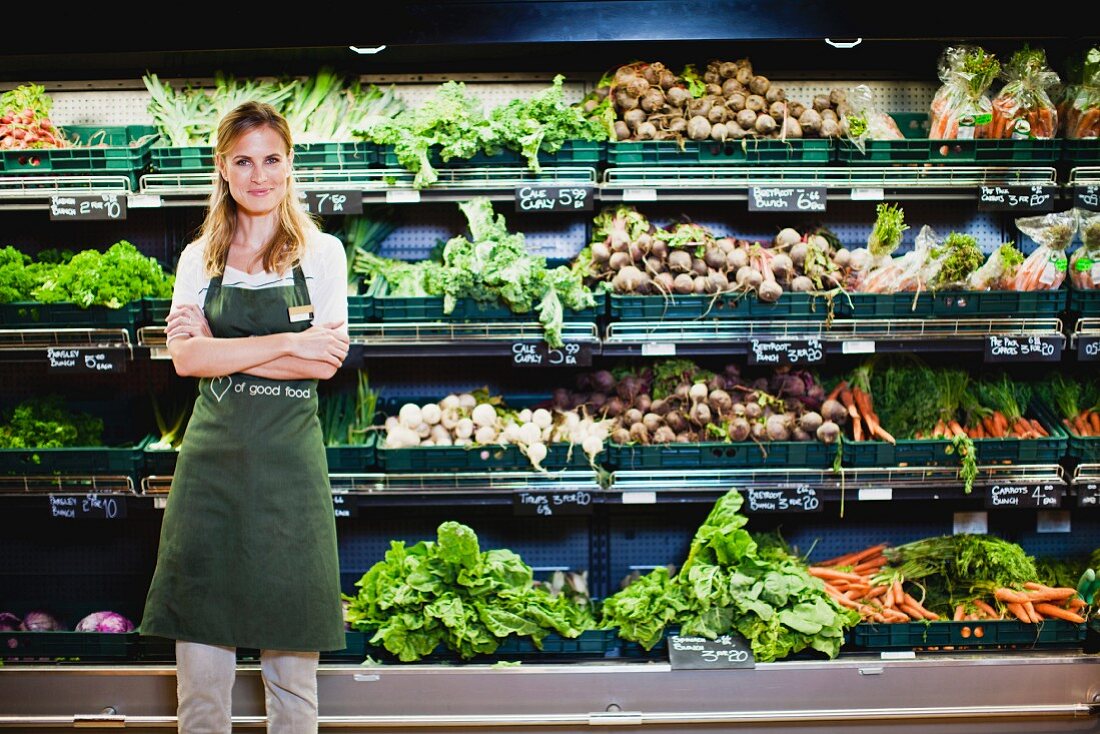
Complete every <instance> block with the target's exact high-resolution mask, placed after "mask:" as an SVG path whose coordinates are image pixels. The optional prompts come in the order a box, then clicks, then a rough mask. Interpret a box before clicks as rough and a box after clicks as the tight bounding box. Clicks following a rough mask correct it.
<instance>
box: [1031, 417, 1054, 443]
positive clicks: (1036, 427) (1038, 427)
mask: <svg viewBox="0 0 1100 734" xmlns="http://www.w3.org/2000/svg"><path fill="white" fill-rule="evenodd" d="M1028 422H1029V423H1031V428H1032V430H1033V431H1035V433H1037V434H1038V435H1039V437H1040V438H1045V437H1047V436H1049V435H1050V434H1049V433H1047V429H1045V428H1043V424H1042V423H1040V422H1039V421H1037V420H1035V419H1034V418H1030V419H1028Z"/></svg>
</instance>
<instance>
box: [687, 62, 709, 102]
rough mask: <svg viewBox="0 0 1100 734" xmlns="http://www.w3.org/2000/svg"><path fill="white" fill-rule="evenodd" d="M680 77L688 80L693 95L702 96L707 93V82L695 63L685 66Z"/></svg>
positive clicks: (689, 89)
mask: <svg viewBox="0 0 1100 734" xmlns="http://www.w3.org/2000/svg"><path fill="white" fill-rule="evenodd" d="M680 78H681V79H683V80H684V81H685V82H687V85H688V91H689V92H691V96H692V97H696V98H698V97H702V96H704V95H705V94H706V93H707V83H706V82H705V81H703V77H701V76H700V75H699V70H698V69H697V68H696V67H695V64H688V65H687V66H685V67H684V70H683V71H682V72H680Z"/></svg>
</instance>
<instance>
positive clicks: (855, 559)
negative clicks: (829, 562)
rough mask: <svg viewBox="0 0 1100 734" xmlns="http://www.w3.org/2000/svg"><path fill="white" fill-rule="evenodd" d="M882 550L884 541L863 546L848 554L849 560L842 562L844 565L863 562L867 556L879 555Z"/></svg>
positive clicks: (884, 545) (884, 547) (884, 546)
mask: <svg viewBox="0 0 1100 734" xmlns="http://www.w3.org/2000/svg"><path fill="white" fill-rule="evenodd" d="M884 550H886V543H879V544H878V545H872V546H870V547H869V548H864V549H863V550H861V551H859V552H858V553H852V554H851V555H850V556H849V562H848V563H846V564H844V565H846V566H855V565H858V564H860V563H863V562H864V561H866V560H867V559H869V558H873V557H875V556H877V555H879V554H880V553H882V552H883V551H884ZM883 560H884V561H885V560H886V559H885V558H883ZM822 565H824V564H822Z"/></svg>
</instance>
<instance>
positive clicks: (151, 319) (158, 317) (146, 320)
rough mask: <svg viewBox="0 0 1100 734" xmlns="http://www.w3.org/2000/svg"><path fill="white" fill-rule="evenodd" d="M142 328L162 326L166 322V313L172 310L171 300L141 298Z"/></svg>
mask: <svg viewBox="0 0 1100 734" xmlns="http://www.w3.org/2000/svg"><path fill="white" fill-rule="evenodd" d="M141 305H142V314H141V323H142V325H143V326H162V327H163V326H164V324H165V322H166V321H168V312H169V311H171V310H172V299H171V298H143V299H141Z"/></svg>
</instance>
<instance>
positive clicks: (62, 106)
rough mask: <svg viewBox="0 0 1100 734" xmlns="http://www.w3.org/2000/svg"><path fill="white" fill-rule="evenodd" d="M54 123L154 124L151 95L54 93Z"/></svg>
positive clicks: (134, 92)
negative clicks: (150, 108)
mask: <svg viewBox="0 0 1100 734" xmlns="http://www.w3.org/2000/svg"><path fill="white" fill-rule="evenodd" d="M50 96H51V97H52V98H53V112H52V119H53V121H54V122H55V123H56V124H57V125H60V126H62V127H64V126H65V125H152V124H153V116H152V115H150V114H149V102H150V99H151V98H150V97H149V92H147V91H144V90H142V91H136V90H135V91H125V92H51V93H50Z"/></svg>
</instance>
